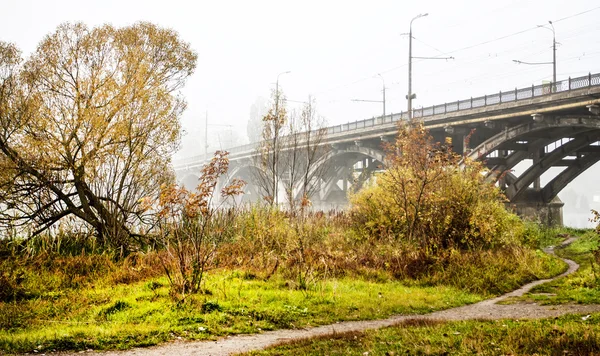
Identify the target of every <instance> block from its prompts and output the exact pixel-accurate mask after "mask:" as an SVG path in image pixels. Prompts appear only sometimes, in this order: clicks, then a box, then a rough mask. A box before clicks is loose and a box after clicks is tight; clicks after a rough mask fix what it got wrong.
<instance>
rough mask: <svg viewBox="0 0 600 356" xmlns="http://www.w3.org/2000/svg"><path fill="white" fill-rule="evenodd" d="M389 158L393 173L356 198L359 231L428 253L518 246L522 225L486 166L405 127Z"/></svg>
mask: <svg viewBox="0 0 600 356" xmlns="http://www.w3.org/2000/svg"><path fill="white" fill-rule="evenodd" d="M387 152H388V155H387V161H388V164H389V167H388V169H387V170H386V171H384V172H382V173H381V174H379V175H377V176H376V179H375V182H374V183H373V184H372V185H371V186H369V187H367V188H366V189H364V190H361V191H359V192H358V193H356V194H354V195H353V196H351V198H350V200H351V204H352V207H351V216H352V218H353V220H354V221H355V227H356V228H357V229H358V230H360V231H362V232H363V233H367V234H370V235H376V236H384V235H392V236H394V237H396V238H398V239H405V240H407V241H409V242H411V243H414V244H416V245H418V246H419V247H420V248H421V249H423V250H424V251H425V252H426V253H436V252H437V251H438V250H441V249H442V250H443V249H451V248H460V249H471V248H491V247H494V246H502V245H508V244H512V243H516V242H517V240H518V239H517V237H518V236H516V235H515V233H514V231H515V227H517V230H518V228H519V226H520V224H521V222H520V219H518V218H517V217H516V216H515V215H513V214H512V213H510V212H508V211H507V210H506V209H505V208H504V201H505V198H504V196H503V194H502V193H501V192H500V190H499V189H498V188H497V187H495V186H493V185H492V184H491V183H488V182H486V181H485V177H484V175H483V174H482V172H484V168H483V166H482V165H481V164H480V163H477V162H474V161H471V160H462V161H461V157H460V156H459V155H457V154H455V153H453V152H452V151H451V150H450V149H449V147H448V146H445V145H441V144H439V143H434V142H433V140H432V137H431V136H430V135H429V133H428V132H427V131H426V129H425V128H424V126H423V124H422V123H412V124H411V125H406V124H401V126H400V128H399V134H398V138H397V140H396V141H395V143H394V144H393V145H390V146H388V147H387Z"/></svg>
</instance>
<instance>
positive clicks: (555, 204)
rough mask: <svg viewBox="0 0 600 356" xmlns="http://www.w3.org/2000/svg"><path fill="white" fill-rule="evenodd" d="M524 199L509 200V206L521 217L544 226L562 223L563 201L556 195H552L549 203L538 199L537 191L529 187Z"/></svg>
mask: <svg viewBox="0 0 600 356" xmlns="http://www.w3.org/2000/svg"><path fill="white" fill-rule="evenodd" d="M525 193H526V196H525V197H524V199H520V200H519V201H518V202H511V203H510V206H511V207H512V208H513V210H514V211H515V213H516V214H517V215H519V216H520V217H521V218H523V219H525V220H530V221H537V222H539V223H541V224H543V225H545V226H562V225H563V212H562V209H563V206H564V205H565V203H563V202H562V201H561V200H560V199H559V198H558V196H556V197H554V199H552V200H551V201H550V202H549V203H545V202H544V201H542V200H541V199H540V194H539V191H536V190H534V189H532V188H529V189H528V190H527V191H526V192H525Z"/></svg>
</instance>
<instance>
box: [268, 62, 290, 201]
mask: <svg viewBox="0 0 600 356" xmlns="http://www.w3.org/2000/svg"><path fill="white" fill-rule="evenodd" d="M290 72H291V71H289V70H288V71H285V72H281V73H279V74H277V80H276V81H275V121H274V122H273V163H272V167H271V168H272V170H273V182H272V192H273V200H272V201H273V203H274V204H275V205H277V204H278V203H279V200H278V198H277V181H278V179H277V178H278V175H277V163H278V162H277V160H278V157H277V151H278V149H277V139H278V136H279V129H280V123H279V76H280V75H282V74H288V73H290Z"/></svg>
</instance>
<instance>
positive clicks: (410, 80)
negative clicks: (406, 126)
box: [403, 13, 454, 120]
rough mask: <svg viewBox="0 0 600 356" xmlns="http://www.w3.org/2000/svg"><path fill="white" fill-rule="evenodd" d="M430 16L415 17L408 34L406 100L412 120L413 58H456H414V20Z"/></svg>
mask: <svg viewBox="0 0 600 356" xmlns="http://www.w3.org/2000/svg"><path fill="white" fill-rule="evenodd" d="M427 15H429V14H428V13H424V14H419V15H417V16H415V17H413V19H412V20H410V30H409V32H408V95H407V96H406V99H407V100H408V110H407V111H408V119H409V120H411V119H412V118H413V111H412V101H413V99H415V98H416V97H417V95H416V94H413V92H412V60H413V58H416V59H445V60H448V59H454V57H414V56H413V55H412V39H413V35H412V23H413V21H414V20H416V19H418V18H421V17H425V16H427ZM403 35H406V33H403Z"/></svg>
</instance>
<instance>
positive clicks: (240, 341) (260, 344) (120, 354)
mask: <svg viewBox="0 0 600 356" xmlns="http://www.w3.org/2000/svg"><path fill="white" fill-rule="evenodd" d="M573 240H574V239H573V238H570V239H567V240H565V241H564V242H563V245H566V244H569V243H571V242H572V241H573ZM546 252H547V253H554V252H553V249H552V248H549V249H547V250H546ZM563 260H564V261H565V262H566V263H567V264H568V265H569V269H568V270H567V271H566V272H564V273H563V274H561V275H559V276H556V277H554V278H551V279H544V280H539V281H535V282H531V283H528V284H526V285H524V286H522V287H521V288H519V289H517V290H515V291H512V292H510V293H506V294H504V295H502V296H499V297H496V298H493V299H488V300H484V301H482V302H479V303H476V304H471V305H465V306H462V307H458V308H452V309H447V310H442V311H438V312H433V313H430V314H425V315H394V316H392V317H390V318H387V319H381V320H368V321H347V322H340V323H335V324H332V325H324V326H319V327H314V328H307V329H294V330H276V331H267V332H263V333H261V334H253V335H238V336H231V337H226V338H222V339H219V340H217V341H195V342H187V341H177V342H173V343H169V344H165V345H160V346H155V347H149V348H138V349H132V350H128V351H113V352H102V353H101V354H102V355H103V356H132V355H140V356H157V355H210V356H217V355H219V356H220V355H232V354H236V353H240V352H247V351H251V350H259V349H263V348H266V347H268V346H272V345H274V344H278V343H281V342H282V341H289V340H294V339H304V338H310V337H314V336H320V335H328V334H333V333H340V332H347V331H364V330H367V329H377V328H382V327H386V326H392V325H394V324H397V323H399V322H401V321H404V320H407V319H435V320H470V319H542V318H552V317H558V316H561V315H565V314H588V313H593V312H600V305H598V304H594V305H576V304H564V305H552V306H544V305H538V304H535V303H517V304H510V305H500V304H497V303H498V302H499V301H502V300H504V299H506V298H509V297H519V296H522V295H523V294H525V293H527V292H528V291H529V290H531V289H532V288H533V287H535V286H537V285H539V284H543V283H546V282H549V281H552V280H554V279H556V278H561V277H564V276H566V275H569V274H571V273H573V272H575V271H576V270H577V269H578V268H579V265H578V264H577V263H575V262H574V261H571V260H568V259H563ZM82 353H86V354H92V353H94V354H96V352H94V351H89V352H80V353H75V354H65V353H60V355H80V354H82Z"/></svg>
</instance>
